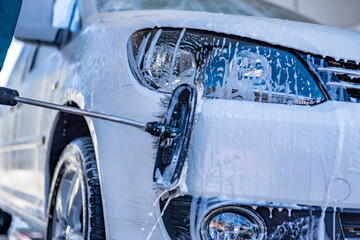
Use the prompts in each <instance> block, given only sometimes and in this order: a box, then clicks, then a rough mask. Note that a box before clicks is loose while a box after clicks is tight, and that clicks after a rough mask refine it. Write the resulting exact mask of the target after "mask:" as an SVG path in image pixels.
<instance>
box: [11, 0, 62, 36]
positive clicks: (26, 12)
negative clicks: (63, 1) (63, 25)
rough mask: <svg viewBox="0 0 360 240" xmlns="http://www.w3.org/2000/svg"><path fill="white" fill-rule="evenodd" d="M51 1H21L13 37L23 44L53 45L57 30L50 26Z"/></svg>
mask: <svg viewBox="0 0 360 240" xmlns="http://www.w3.org/2000/svg"><path fill="white" fill-rule="evenodd" d="M52 10H53V1H49V0H37V1H32V0H23V3H22V7H21V11H20V15H19V20H18V23H17V26H16V29H15V33H14V35H15V37H16V38H17V39H19V40H22V41H25V42H46V43H54V42H55V41H56V36H57V33H58V29H56V28H54V27H53V26H52Z"/></svg>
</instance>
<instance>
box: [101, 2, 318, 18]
mask: <svg viewBox="0 0 360 240" xmlns="http://www.w3.org/2000/svg"><path fill="white" fill-rule="evenodd" d="M97 1H98V8H99V11H100V12H111V11H122V10H158V9H167V10H189V11H206V12H214V13H226V14H235V15H248V16H258V17H270V18H280V19H288V20H295V21H302V22H313V21H312V20H310V19H308V18H306V17H303V16H301V15H299V14H297V13H295V12H293V11H291V10H287V9H284V8H281V7H278V6H276V5H274V4H271V3H267V2H264V1H263V0H97Z"/></svg>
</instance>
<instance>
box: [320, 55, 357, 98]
mask: <svg viewBox="0 0 360 240" xmlns="http://www.w3.org/2000/svg"><path fill="white" fill-rule="evenodd" d="M325 61H326V62H327V64H328V65H329V66H328V67H323V68H318V69H317V70H318V71H326V72H332V73H334V74H335V75H336V77H337V78H338V79H339V82H336V83H333V85H332V86H334V87H339V88H344V89H345V90H346V92H347V93H348V94H349V96H350V97H351V98H353V99H356V100H360V64H356V63H355V62H354V61H347V62H345V61H344V60H342V59H341V60H338V61H336V60H335V59H334V58H331V57H326V58H325Z"/></svg>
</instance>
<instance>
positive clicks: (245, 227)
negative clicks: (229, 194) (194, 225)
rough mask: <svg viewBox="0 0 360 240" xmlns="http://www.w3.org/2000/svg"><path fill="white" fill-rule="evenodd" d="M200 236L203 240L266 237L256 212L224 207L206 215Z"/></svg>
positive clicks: (262, 223) (237, 239) (263, 225)
mask: <svg viewBox="0 0 360 240" xmlns="http://www.w3.org/2000/svg"><path fill="white" fill-rule="evenodd" d="M201 235H202V238H203V239H204V240H244V239H254V240H262V239H265V236H266V226H265V224H264V221H263V220H262V219H261V218H260V216H258V214H257V213H256V212H253V211H251V210H249V209H246V208H242V207H236V206H226V207H221V208H218V209H215V210H214V211H212V212H211V213H210V214H208V215H207V217H206V218H205V219H204V221H203V224H202V228H201Z"/></svg>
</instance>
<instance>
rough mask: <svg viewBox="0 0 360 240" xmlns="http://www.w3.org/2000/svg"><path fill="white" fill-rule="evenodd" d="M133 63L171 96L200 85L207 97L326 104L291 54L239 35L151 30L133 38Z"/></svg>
mask: <svg viewBox="0 0 360 240" xmlns="http://www.w3.org/2000/svg"><path fill="white" fill-rule="evenodd" d="M128 53H129V62H130V66H131V69H132V71H133V72H134V73H135V75H136V76H137V78H138V80H139V81H140V82H141V83H142V84H144V85H145V86H147V87H149V88H150V89H153V90H157V91H160V92H166V93H171V91H172V89H174V88H175V87H176V86H177V85H180V84H183V83H188V84H194V83H195V82H198V83H200V84H202V85H203V87H204V96H205V97H208V98H221V99H235V100H247V101H260V102H270V103H285V104H299V105H308V104H315V103H318V102H321V101H324V100H325V97H324V95H323V93H322V91H321V90H320V88H319V86H318V85H317V83H316V82H315V80H314V78H313V77H312V75H311V74H310V72H309V71H308V70H307V68H306V67H305V66H304V64H303V63H302V62H301V61H300V60H299V59H298V58H297V57H296V56H295V55H294V54H293V53H291V52H289V51H287V50H284V49H281V48H277V47H274V46H267V45H266V44H264V43H257V42H254V41H251V40H247V39H242V38H239V37H232V36H230V37H229V36H225V35H221V34H215V33H208V32H203V31H196V30H186V29H182V30H180V29H149V30H142V31H139V32H137V33H135V34H133V35H132V37H131V39H130V40H129V43H128Z"/></svg>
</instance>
